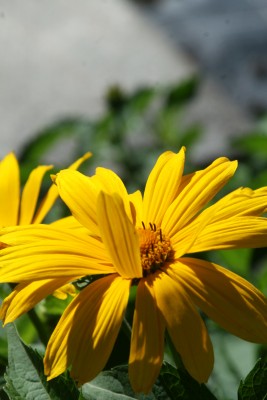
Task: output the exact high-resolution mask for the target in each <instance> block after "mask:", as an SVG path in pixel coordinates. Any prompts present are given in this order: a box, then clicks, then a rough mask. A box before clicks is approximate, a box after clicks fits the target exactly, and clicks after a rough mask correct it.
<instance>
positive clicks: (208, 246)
mask: <svg viewBox="0 0 267 400" xmlns="http://www.w3.org/2000/svg"><path fill="white" fill-rule="evenodd" d="M257 247H258V248H259V247H267V220H266V218H260V217H250V218H247V217H236V218H231V219H228V220H221V221H218V222H215V223H214V224H211V225H206V226H205V228H204V229H203V230H202V231H201V232H199V235H198V236H197V238H196V240H195V242H194V244H193V245H192V247H191V248H190V253H196V252H200V251H206V250H219V249H236V248H257Z"/></svg>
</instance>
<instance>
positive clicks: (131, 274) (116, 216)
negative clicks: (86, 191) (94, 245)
mask: <svg viewBox="0 0 267 400" xmlns="http://www.w3.org/2000/svg"><path fill="white" fill-rule="evenodd" d="M97 217H98V223H99V228H100V232H101V238H102V240H103V243H104V245H105V246H106V248H107V250H108V252H109V254H110V257H111V259H112V261H113V265H114V267H115V268H116V271H117V272H118V273H119V274H120V275H121V276H122V277H124V278H140V277H141V276H142V267H141V257H140V249H139V238H138V235H137V232H136V231H135V228H134V225H133V224H132V222H131V221H130V220H129V218H128V216H127V215H126V212H125V209H124V203H123V201H122V199H121V198H120V197H119V195H116V194H114V195H113V196H110V195H108V194H106V193H103V192H101V193H100V195H99V198H98V203H97Z"/></svg>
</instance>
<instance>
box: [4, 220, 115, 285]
mask: <svg viewBox="0 0 267 400" xmlns="http://www.w3.org/2000/svg"><path fill="white" fill-rule="evenodd" d="M21 228H24V229H20V230H17V231H16V230H15V232H14V229H13V232H14V233H13V236H12V234H9V235H6V238H7V239H8V237H9V240H8V241H7V243H8V244H9V243H10V242H11V241H12V237H14V239H13V240H14V241H17V243H18V244H17V245H16V246H13V245H12V246H8V247H6V248H4V249H2V250H1V268H0V282H15V283H16V282H20V281H31V280H40V279H53V278H62V277H64V276H66V277H69V278H70V279H69V280H73V278H74V277H77V276H80V277H81V276H85V275H92V274H105V273H113V272H115V268H114V267H113V266H112V265H111V260H110V258H109V256H108V254H107V252H106V250H105V247H104V245H103V243H101V242H100V241H99V240H98V239H95V238H93V237H90V236H88V237H87V236H85V237H84V236H82V235H75V234H74V233H72V232H70V230H67V229H65V230H63V231H61V230H59V229H53V228H51V227H49V226H47V225H30V226H24V227H21ZM25 228H28V229H25ZM40 228H42V229H40ZM31 232H36V234H35V235H33V234H32V233H31ZM27 235H29V236H27ZM37 235H39V237H38V236H37ZM49 235H50V237H49ZM37 238H38V240H37ZM20 243H25V244H20ZM11 244H12V243H11Z"/></svg>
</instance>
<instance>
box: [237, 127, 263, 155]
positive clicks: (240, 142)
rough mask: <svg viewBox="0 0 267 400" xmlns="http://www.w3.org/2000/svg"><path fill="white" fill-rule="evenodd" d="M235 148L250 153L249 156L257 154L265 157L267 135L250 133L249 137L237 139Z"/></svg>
mask: <svg viewBox="0 0 267 400" xmlns="http://www.w3.org/2000/svg"><path fill="white" fill-rule="evenodd" d="M235 147H236V148H239V149H242V150H245V151H246V152H248V153H250V155H253V153H257V154H260V155H264V156H267V135H266V134H262V133H257V132H252V133H251V134H250V135H247V136H244V137H242V138H239V139H237V140H236V141H235Z"/></svg>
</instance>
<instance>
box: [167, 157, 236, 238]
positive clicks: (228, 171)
mask: <svg viewBox="0 0 267 400" xmlns="http://www.w3.org/2000/svg"><path fill="white" fill-rule="evenodd" d="M236 168H237V163H236V162H234V161H233V162H230V161H229V160H228V159H226V158H218V159H217V160H215V161H214V162H213V163H212V164H211V165H210V166H209V167H207V168H206V169H204V170H201V171H197V172H196V173H195V174H193V175H192V177H191V178H190V180H189V181H188V182H187V184H186V185H185V186H183V189H182V190H181V192H180V193H179V195H178V196H177V198H176V199H175V200H174V201H173V203H172V204H171V205H170V207H169V208H168V210H167V212H166V214H165V216H164V218H163V221H162V230H163V231H164V233H165V234H167V235H168V236H170V237H172V236H174V235H175V234H176V233H177V232H179V230H180V229H182V227H183V226H185V225H186V224H187V223H188V222H189V221H190V220H191V219H192V218H193V217H194V216H195V215H196V214H197V213H198V212H199V211H200V210H201V209H202V208H203V207H204V206H205V205H206V204H207V203H208V202H209V201H210V200H211V199H212V198H213V197H214V196H215V195H216V194H217V193H218V191H219V190H220V189H221V188H222V187H223V186H224V185H225V184H226V183H227V182H228V180H229V179H230V178H231V177H232V176H233V174H234V172H235V170H236Z"/></svg>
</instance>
